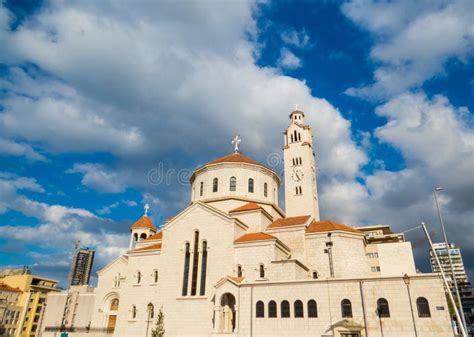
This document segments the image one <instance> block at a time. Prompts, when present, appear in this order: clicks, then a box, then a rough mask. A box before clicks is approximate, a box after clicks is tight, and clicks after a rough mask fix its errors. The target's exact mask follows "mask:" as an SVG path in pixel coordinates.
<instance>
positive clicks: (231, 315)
mask: <svg viewBox="0 0 474 337" xmlns="http://www.w3.org/2000/svg"><path fill="white" fill-rule="evenodd" d="M235 316H236V314H235V297H234V295H232V294H231V293H225V294H224V295H222V297H221V312H220V317H219V318H220V319H219V332H224V333H231V332H234V331H235V322H236V321H237V320H236V317H235Z"/></svg>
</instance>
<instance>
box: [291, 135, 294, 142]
mask: <svg viewBox="0 0 474 337" xmlns="http://www.w3.org/2000/svg"><path fill="white" fill-rule="evenodd" d="M290 139H291V142H292V143H293V142H294V140H293V134H291V136H290Z"/></svg>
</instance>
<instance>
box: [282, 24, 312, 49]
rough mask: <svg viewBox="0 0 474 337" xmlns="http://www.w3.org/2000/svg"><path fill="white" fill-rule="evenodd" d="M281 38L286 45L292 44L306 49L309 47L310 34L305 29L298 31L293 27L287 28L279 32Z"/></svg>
mask: <svg viewBox="0 0 474 337" xmlns="http://www.w3.org/2000/svg"><path fill="white" fill-rule="evenodd" d="M280 36H281V40H282V41H283V42H284V43H285V44H288V45H292V46H294V47H297V48H301V49H307V48H311V47H312V44H311V42H310V36H309V34H308V33H307V32H306V30H304V29H303V30H302V31H300V32H298V31H297V30H295V29H293V28H287V29H285V30H284V31H283V32H282V33H281V35H280Z"/></svg>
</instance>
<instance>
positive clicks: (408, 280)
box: [403, 274, 418, 337]
mask: <svg viewBox="0 0 474 337" xmlns="http://www.w3.org/2000/svg"><path fill="white" fill-rule="evenodd" d="M403 282H405V285H406V286H407V293H408V301H409V302H410V311H411V319H412V321H413V331H414V332H415V337H418V333H417V331H416V323H415V314H414V313H413V304H412V303H411V294H410V277H409V276H408V275H407V274H405V275H403Z"/></svg>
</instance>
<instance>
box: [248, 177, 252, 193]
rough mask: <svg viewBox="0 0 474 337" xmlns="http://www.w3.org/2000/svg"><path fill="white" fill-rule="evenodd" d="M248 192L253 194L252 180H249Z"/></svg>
mask: <svg viewBox="0 0 474 337" xmlns="http://www.w3.org/2000/svg"><path fill="white" fill-rule="evenodd" d="M249 192H250V193H253V179H252V178H249Z"/></svg>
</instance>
